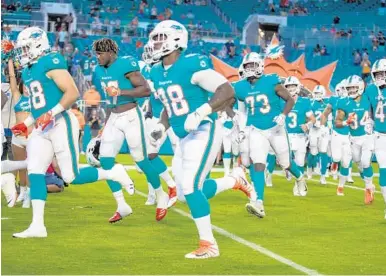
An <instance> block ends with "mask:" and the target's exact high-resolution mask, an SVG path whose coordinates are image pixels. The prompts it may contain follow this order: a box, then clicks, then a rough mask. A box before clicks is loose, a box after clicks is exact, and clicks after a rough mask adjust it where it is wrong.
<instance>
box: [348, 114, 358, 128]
mask: <svg viewBox="0 0 386 276" xmlns="http://www.w3.org/2000/svg"><path fill="white" fill-rule="evenodd" d="M355 116H356V114H355V113H351V114H350V115H349V116H348V118H347V120H346V124H347V125H348V126H349V125H352V124H354V123H355Z"/></svg>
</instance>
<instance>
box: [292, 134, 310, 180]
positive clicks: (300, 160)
mask: <svg viewBox="0 0 386 276" xmlns="http://www.w3.org/2000/svg"><path fill="white" fill-rule="evenodd" d="M296 144H297V145H296V151H295V152H294V155H295V156H294V159H295V163H296V165H297V166H298V168H299V171H300V172H301V173H302V174H304V161H305V159H306V154H307V144H306V137H305V136H301V137H297V139H296Z"/></svg>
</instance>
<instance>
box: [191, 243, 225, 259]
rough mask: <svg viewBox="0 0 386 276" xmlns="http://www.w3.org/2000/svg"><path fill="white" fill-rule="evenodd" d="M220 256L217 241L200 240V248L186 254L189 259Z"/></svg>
mask: <svg viewBox="0 0 386 276" xmlns="http://www.w3.org/2000/svg"><path fill="white" fill-rule="evenodd" d="M218 256H220V251H219V249H218V245H217V243H216V242H215V243H211V242H209V241H204V240H200V245H199V248H198V249H196V250H194V251H193V252H191V253H188V254H186V255H185V258H187V259H207V258H215V257H218Z"/></svg>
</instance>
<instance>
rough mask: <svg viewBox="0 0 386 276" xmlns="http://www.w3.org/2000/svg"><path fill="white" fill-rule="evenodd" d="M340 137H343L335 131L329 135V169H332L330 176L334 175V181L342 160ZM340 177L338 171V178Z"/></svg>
mask: <svg viewBox="0 0 386 276" xmlns="http://www.w3.org/2000/svg"><path fill="white" fill-rule="evenodd" d="M342 136H343V135H340V134H339V133H337V132H335V131H333V132H332V134H331V159H332V165H331V169H332V174H333V175H334V179H336V178H337V177H338V168H339V169H340V167H339V164H340V162H341V160H342V147H343V145H342V144H343V142H342ZM335 175H336V176H335ZM347 175H348V172H347ZM340 176H341V174H340V171H339V177H340ZM342 181H343V180H342ZM345 181H346V180H345Z"/></svg>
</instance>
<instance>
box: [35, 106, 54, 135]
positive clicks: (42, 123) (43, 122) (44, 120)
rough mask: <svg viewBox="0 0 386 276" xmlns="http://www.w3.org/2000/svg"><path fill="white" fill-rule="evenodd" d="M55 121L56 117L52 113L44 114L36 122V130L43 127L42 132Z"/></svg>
mask: <svg viewBox="0 0 386 276" xmlns="http://www.w3.org/2000/svg"><path fill="white" fill-rule="evenodd" d="M53 120H54V117H53V116H52V112H51V111H48V112H47V113H44V114H43V115H41V116H40V117H39V118H38V119H37V120H36V123H35V126H36V128H39V127H41V128H42V130H44V129H45V128H46V127H47V126H48V125H49V124H50V123H51V122H52V121H53Z"/></svg>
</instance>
